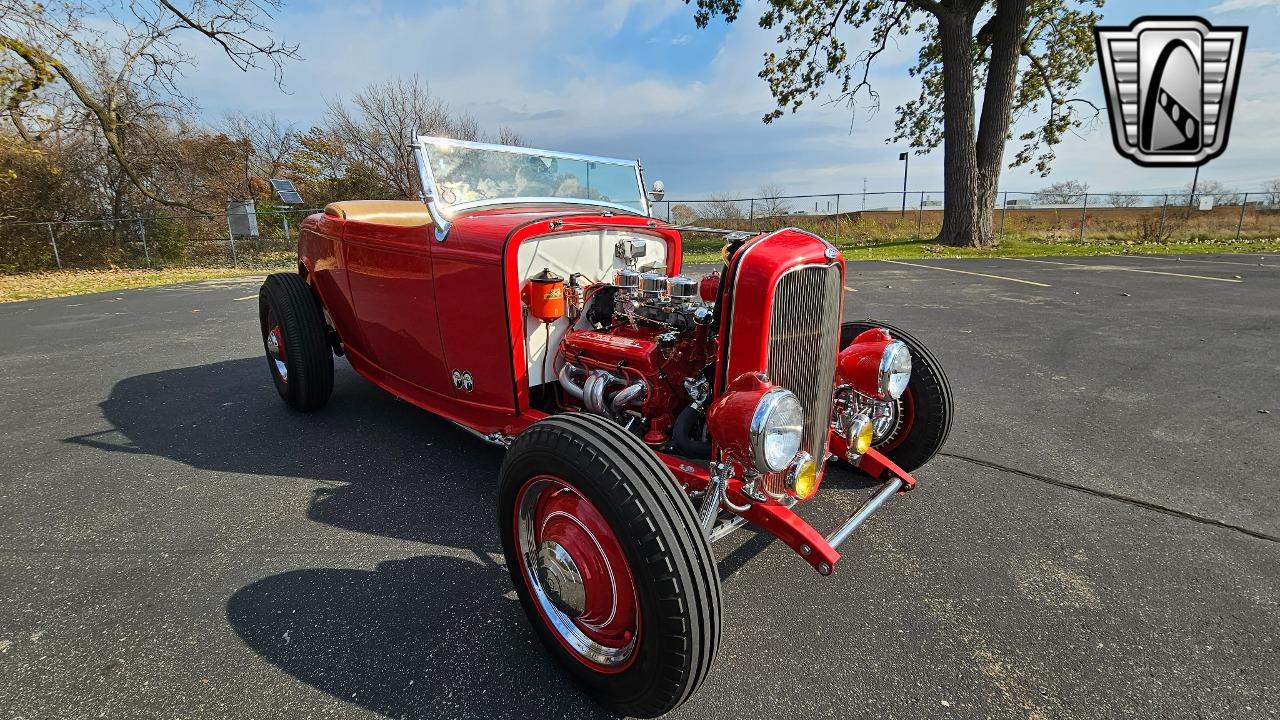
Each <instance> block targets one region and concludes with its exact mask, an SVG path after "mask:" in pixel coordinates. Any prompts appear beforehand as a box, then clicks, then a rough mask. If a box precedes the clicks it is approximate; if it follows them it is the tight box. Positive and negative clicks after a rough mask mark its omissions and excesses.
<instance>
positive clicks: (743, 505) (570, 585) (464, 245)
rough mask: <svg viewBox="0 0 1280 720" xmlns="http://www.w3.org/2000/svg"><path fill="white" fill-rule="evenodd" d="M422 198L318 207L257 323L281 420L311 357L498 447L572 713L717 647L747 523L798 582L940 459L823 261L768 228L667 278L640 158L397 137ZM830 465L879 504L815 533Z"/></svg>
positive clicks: (923, 393) (811, 248) (925, 403)
mask: <svg viewBox="0 0 1280 720" xmlns="http://www.w3.org/2000/svg"><path fill="white" fill-rule="evenodd" d="M414 146H415V151H416V154H417V157H418V163H419V171H420V175H421V182H422V187H423V202H403V201H354V202H341V203H334V204H332V205H330V206H329V207H327V208H326V209H325V211H324V213H323V214H316V215H312V216H311V217H309V218H307V220H306V221H305V222H304V223H303V226H302V230H301V233H300V236H299V242H298V271H297V273H281V274H277V275H272V276H270V277H269V278H268V279H267V281H266V283H265V284H264V285H263V289H262V292H261V296H260V297H261V300H260V303H259V307H260V319H261V328H262V337H263V343H264V347H265V349H266V355H267V360H268V366H269V368H270V370H271V374H272V377H273V379H274V382H275V385H276V388H277V390H278V391H279V392H280V395H281V396H282V397H283V398H284V399H285V401H286V402H287V403H288V404H289V405H291V406H292V407H294V408H296V409H298V410H302V411H307V410H314V409H317V408H319V407H320V406H322V405H323V404H324V403H325V402H326V400H327V399H328V397H329V394H330V392H331V389H332V386H333V355H334V354H335V353H336V354H338V355H343V356H345V357H346V358H347V360H348V361H349V362H350V364H351V366H352V367H353V368H354V369H355V370H356V371H357V372H358V373H360V374H361V375H363V376H364V377H365V378H367V379H368V380H370V381H371V382H373V383H375V384H377V385H379V386H380V387H382V388H384V389H386V390H387V391H389V392H391V393H393V394H394V395H396V396H398V397H400V398H402V399H404V400H406V401H408V402H411V403H413V404H415V405H418V406H419V407H422V408H424V409H426V410H429V411H431V412H433V413H436V414H438V415H440V416H442V417H444V418H446V419H448V420H450V421H452V422H454V423H456V424H458V425H460V426H462V427H464V428H466V429H469V430H471V431H473V432H474V433H476V434H478V435H479V436H481V437H482V438H484V439H485V440H488V441H490V442H492V443H495V444H497V445H500V446H503V447H505V448H506V457H505V459H504V462H503V466H502V471H501V478H500V490H499V503H498V505H499V506H498V509H497V518H498V526H499V530H500V535H501V538H502V545H503V550H504V552H505V554H506V562H507V566H508V568H509V570H510V572H511V575H512V579H513V581H514V583H515V587H516V590H517V593H518V595H519V597H520V600H521V602H522V604H523V606H524V609H525V611H526V612H527V613H528V615H529V618H530V620H531V622H532V624H533V626H534V628H535V630H536V632H537V634H538V635H539V636H540V637H541V639H542V640H543V642H544V644H545V645H546V647H547V648H548V650H549V652H550V653H551V654H552V655H553V656H555V657H556V658H557V660H559V661H560V662H561V664H562V665H563V666H564V668H565V669H566V671H567V672H568V674H569V675H571V676H572V677H573V678H574V679H575V680H577V681H578V683H579V684H580V685H581V686H582V687H584V688H585V689H586V690H587V692H588V693H590V694H591V695H592V697H594V698H595V699H596V700H597V701H599V702H600V703H602V704H604V705H606V706H607V707H609V708H611V709H613V710H616V711H619V712H623V713H627V714H632V715H640V716H654V715H658V714H661V713H663V712H666V711H668V710H670V709H672V708H674V707H676V706H677V705H679V704H680V703H682V702H684V701H685V700H686V699H687V698H688V697H689V696H690V695H691V694H692V693H693V692H694V690H695V689H696V688H697V687H698V686H699V685H700V684H701V682H702V681H703V680H704V679H705V678H706V676H707V673H708V671H709V669H710V667H711V664H712V661H713V660H714V658H715V655H716V649H717V646H718V643H719V637H720V580H719V576H718V573H717V568H716V565H715V557H714V555H713V554H712V551H711V543H713V542H715V541H716V540H719V539H720V538H722V537H724V536H725V535H727V534H729V533H730V532H732V531H733V530H734V529H736V528H738V527H740V526H741V525H743V524H744V523H751V524H753V525H755V526H756V527H757V528H759V529H760V530H761V531H763V532H767V533H770V534H772V535H774V536H775V537H777V538H778V539H780V540H782V541H783V542H785V543H786V544H787V545H788V546H790V547H791V548H792V549H793V550H794V551H795V552H796V554H797V555H798V556H799V557H800V558H801V559H802V560H804V561H805V562H807V563H808V564H809V565H811V566H812V567H813V568H814V569H815V570H817V571H818V572H819V573H821V574H823V575H829V574H831V573H832V572H834V570H835V568H836V566H837V561H838V560H839V559H840V554H839V552H838V549H839V547H840V546H841V545H842V544H843V543H844V542H845V541H846V540H847V539H848V538H849V536H850V534H851V533H852V532H853V531H854V530H855V529H856V528H857V527H858V526H859V525H861V524H862V523H863V521H865V520H866V519H867V517H868V516H869V515H870V514H871V513H872V512H874V511H875V510H876V509H877V508H879V507H880V506H881V505H882V504H883V503H884V502H885V501H887V500H888V499H889V498H891V497H893V496H894V495H895V494H898V493H902V492H906V491H909V490H911V489H912V488H913V487H914V486H915V480H914V479H913V478H912V476H911V475H910V472H911V471H912V470H914V469H915V468H917V467H919V466H920V465H922V464H923V463H925V462H926V461H927V460H929V459H930V458H931V457H933V455H934V454H935V453H936V452H937V451H938V450H939V448H940V447H941V446H942V443H943V442H944V440H945V439H946V436H947V432H948V430H949V427H950V422H951V395H950V389H949V387H948V385H947V380H946V377H945V375H944V374H943V371H942V368H941V367H940V366H939V365H938V363H937V361H936V360H935V359H934V358H933V356H932V355H930V354H929V352H928V351H927V350H926V349H925V348H924V346H923V345H921V344H920V343H919V342H918V341H917V340H915V339H914V338H912V337H911V336H910V335H908V334H907V333H904V332H902V331H901V330H898V329H896V328H893V327H890V326H885V325H883V324H880V323H875V322H842V312H843V304H844V303H843V293H844V284H845V278H844V274H845V265H844V259H843V257H842V256H841V254H840V253H839V252H838V250H837V249H836V248H835V247H834V246H833V245H831V244H829V243H828V242H826V241H825V240H823V239H822V238H820V237H817V236H815V235H812V234H810V233H808V232H804V231H802V230H797V229H785V230H780V231H776V232H770V233H758V234H757V233H744V232H736V233H728V232H723V231H711V230H709V229H706V228H699V229H697V230H698V231H700V232H708V231H709V232H722V234H724V236H725V248H724V253H723V257H724V264H723V267H721V268H720V270H719V271H718V272H711V273H709V274H706V275H704V276H703V277H701V278H697V279H695V278H692V277H688V276H686V275H684V274H682V273H681V232H682V230H685V231H687V230H688V229H687V228H679V227H676V226H673V225H671V224H669V223H666V222H662V221H660V220H658V219H655V218H653V217H650V208H649V197H648V195H647V193H646V192H645V190H644V181H643V177H642V173H641V169H640V166H639V164H638V163H636V162H629V161H623V160H612V159H607V158H596V157H585V156H579V155H569V154H564V153H557V152H549V151H542V150H528V149H523V148H513V147H504V146H493V145H483V144H478V143H466V142H457V141H452V140H443V139H438V138H427V137H422V138H416V139H415V142H414ZM831 462H839V463H845V464H847V465H849V466H852V467H853V468H856V469H857V470H858V471H860V472H862V473H865V474H867V475H870V476H871V477H873V478H875V479H877V480H879V481H881V482H882V483H883V484H882V485H881V486H880V488H879V489H878V490H877V491H876V492H875V493H874V495H872V496H871V498H870V499H869V500H868V501H867V502H866V504H865V505H863V507H862V508H861V509H859V511H858V512H857V513H855V514H854V515H853V516H852V517H850V518H849V519H848V520H847V521H846V522H845V523H844V524H843V525H842V526H840V527H837V528H834V529H833V530H831V531H830V532H829V533H828V534H824V533H821V532H819V531H818V530H816V529H815V528H813V527H812V526H810V525H809V524H808V523H807V522H805V521H804V520H803V519H801V517H800V516H799V515H797V514H796V512H795V510H796V506H797V505H798V503H801V502H803V501H807V500H810V499H811V498H813V497H814V496H815V494H816V493H817V491H818V488H819V486H820V485H821V483H822V480H823V477H824V474H825V471H826V468H827V466H828V464H830V463H831Z"/></svg>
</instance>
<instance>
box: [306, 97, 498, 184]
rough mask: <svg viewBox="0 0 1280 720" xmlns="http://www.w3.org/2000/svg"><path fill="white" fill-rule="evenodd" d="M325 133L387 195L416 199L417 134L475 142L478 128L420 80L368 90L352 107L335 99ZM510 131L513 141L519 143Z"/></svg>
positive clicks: (326, 119) (330, 104)
mask: <svg viewBox="0 0 1280 720" xmlns="http://www.w3.org/2000/svg"><path fill="white" fill-rule="evenodd" d="M324 131H325V132H326V133H327V134H328V135H330V136H331V137H332V138H333V139H334V140H335V141H336V142H337V143H338V144H339V145H340V146H342V148H343V149H344V151H345V152H346V153H347V155H348V156H349V161H350V162H354V163H360V164H363V165H365V166H367V167H368V168H370V169H371V170H372V171H373V172H374V173H376V175H377V176H378V177H379V178H381V179H382V181H383V182H384V183H385V185H386V189H387V190H386V191H387V192H388V193H389V194H392V195H395V196H397V197H404V198H408V197H413V196H414V194H415V193H416V192H417V187H418V169H417V163H416V161H415V160H414V157H413V150H412V148H410V146H409V140H410V138H412V137H413V136H414V134H415V133H416V134H422V135H435V136H441V137H451V138H455V139H458V140H477V139H479V137H480V128H479V125H478V124H477V123H476V121H475V119H474V118H472V117H470V116H468V115H455V114H454V113H452V112H451V111H450V110H449V106H448V105H447V104H446V103H445V102H444V101H443V100H441V99H440V98H437V97H435V96H434V95H432V94H431V90H430V88H428V87H427V84H426V83H425V82H423V81H422V80H421V79H419V78H418V76H416V75H414V76H412V77H409V78H395V79H393V80H387V81H385V82H377V83H373V84H371V85H369V86H368V87H366V88H365V89H363V90H361V91H360V92H359V93H357V94H356V95H355V97H353V98H351V107H348V105H347V103H345V102H343V101H342V100H331V101H329V103H328V110H327V111H326V113H325V127H324ZM506 132H507V137H508V138H509V139H518V138H516V137H515V134H514V133H512V132H510V131H509V130H507V131H506Z"/></svg>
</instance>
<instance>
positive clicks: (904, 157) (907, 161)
mask: <svg viewBox="0 0 1280 720" xmlns="http://www.w3.org/2000/svg"><path fill="white" fill-rule="evenodd" d="M898 159H899V160H901V161H902V217H906V216H907V168H909V167H911V156H910V155H908V154H907V153H898Z"/></svg>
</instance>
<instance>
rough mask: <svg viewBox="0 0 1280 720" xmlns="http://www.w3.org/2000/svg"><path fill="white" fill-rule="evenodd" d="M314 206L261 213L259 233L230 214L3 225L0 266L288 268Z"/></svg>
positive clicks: (258, 215)
mask: <svg viewBox="0 0 1280 720" xmlns="http://www.w3.org/2000/svg"><path fill="white" fill-rule="evenodd" d="M313 212H317V211H316V210H314V209H289V210H261V209H260V210H258V211H257V212H256V213H255V215H256V219H257V223H256V225H257V234H256V235H233V234H232V232H231V225H230V223H229V222H228V217H227V216H226V215H197V214H187V215H165V216H155V217H134V218H110V219H102V220H65V221H52V222H19V223H10V224H5V225H0V271H5V272H22V271H32V270H51V269H59V268H75V269H99V268H107V267H128V268H162V267H263V268H267V267H287V266H291V265H293V264H294V263H295V262H296V257H297V231H298V228H299V226H300V225H301V222H302V220H303V218H305V217H306V216H307V215H309V214H311V213H313Z"/></svg>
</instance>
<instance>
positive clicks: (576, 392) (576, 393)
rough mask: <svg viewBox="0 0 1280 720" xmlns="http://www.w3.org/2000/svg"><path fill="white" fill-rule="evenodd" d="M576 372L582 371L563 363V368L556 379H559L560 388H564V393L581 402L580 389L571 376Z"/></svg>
mask: <svg viewBox="0 0 1280 720" xmlns="http://www.w3.org/2000/svg"><path fill="white" fill-rule="evenodd" d="M577 372H582V371H581V370H579V369H578V368H576V367H574V366H573V365H570V364H569V363H565V364H564V366H563V367H561V368H560V372H559V374H558V375H557V377H559V378H560V387H562V388H564V391H565V392H567V393H569V394H570V395H571V396H573V397H574V398H576V399H578V400H581V399H582V388H581V387H580V386H579V385H578V384H577V383H575V382H574V381H573V374H574V373H577Z"/></svg>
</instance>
